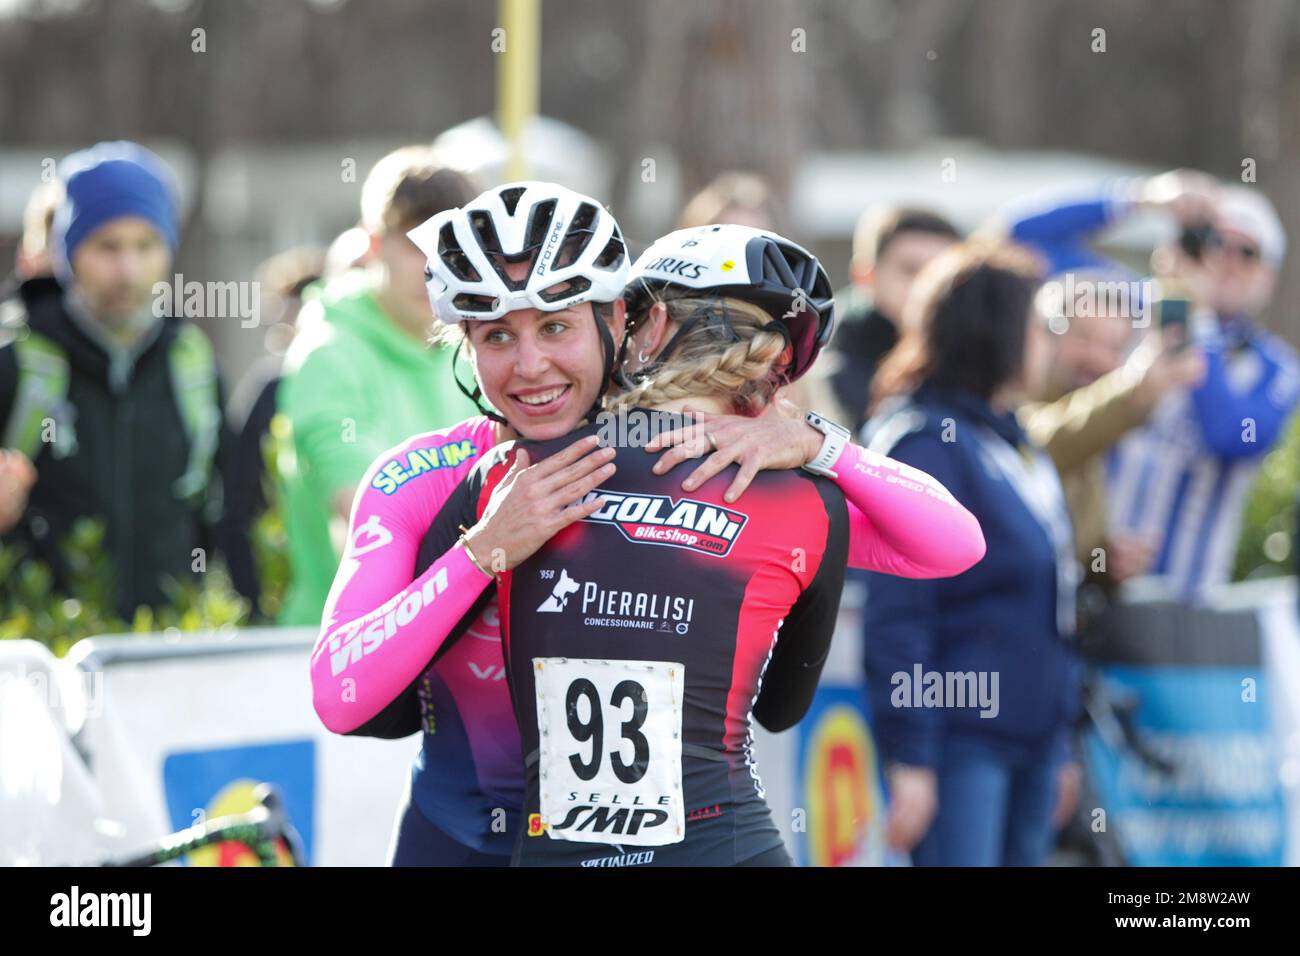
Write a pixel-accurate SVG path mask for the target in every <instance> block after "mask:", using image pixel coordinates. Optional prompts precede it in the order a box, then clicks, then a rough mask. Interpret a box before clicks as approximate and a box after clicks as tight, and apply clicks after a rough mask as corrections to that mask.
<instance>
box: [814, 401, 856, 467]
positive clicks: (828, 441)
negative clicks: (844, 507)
mask: <svg viewBox="0 0 1300 956" xmlns="http://www.w3.org/2000/svg"><path fill="white" fill-rule="evenodd" d="M804 421H805V422H807V423H808V424H809V425H811V426H812V427H813V428H815V429H817V430H818V431H819V432H821V433H822V436H823V437H822V447H821V451H819V452H817V456H816V457H815V458H814V459H813V460H812V461H810V462H808V463H807V464H805V465H804V466H803V469H804V471H810V472H812V473H813V474H814V475H825V476H826V477H827V478H834V477H836V475H835V472H833V471H831V465H833V464H835V462H836V461H838V460H839V457H840V455H841V453H843V451H844V449H845V447H846V446H847V445H848V444H849V442H850V441H851V440H852V438H853V436H852V435H850V434H849V430H848V429H847V428H845V427H844V426H843V425H837V424H835V423H834V422H833V421H831V420H830V419H829V418H823V417H822V416H821V415H818V414H817V413H816V412H809V413H808V414H807V415H805V416H804Z"/></svg>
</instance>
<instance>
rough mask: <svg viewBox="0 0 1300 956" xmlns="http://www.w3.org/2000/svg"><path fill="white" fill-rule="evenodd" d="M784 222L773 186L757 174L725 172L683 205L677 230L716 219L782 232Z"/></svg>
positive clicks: (710, 222) (713, 221)
mask: <svg viewBox="0 0 1300 956" xmlns="http://www.w3.org/2000/svg"><path fill="white" fill-rule="evenodd" d="M780 221H781V217H780V214H779V212H778V209H777V202H776V198H775V197H774V196H773V195H772V188H771V187H770V186H768V184H767V183H766V182H765V181H764V180H763V178H762V177H761V176H757V175H755V174H754V173H739V172H731V173H722V174H721V175H719V176H718V177H717V178H716V179H714V180H713V182H711V183H709V184H708V185H707V186H705V187H704V188H703V189H701V190H700V191H699V192H698V193H696V194H695V195H694V196H692V197H691V198H690V200H689V201H688V202H687V203H686V205H685V206H684V207H683V208H682V214H681V216H680V217H679V218H678V220H677V226H676V228H677V229H689V228H691V227H693V226H709V225H712V224H713V223H715V222H725V223H731V224H733V225H737V226H752V227H753V228H755V229H768V230H770V231H772V232H780V231H781V230H780V229H778V228H777V225H778V223H779V222H780Z"/></svg>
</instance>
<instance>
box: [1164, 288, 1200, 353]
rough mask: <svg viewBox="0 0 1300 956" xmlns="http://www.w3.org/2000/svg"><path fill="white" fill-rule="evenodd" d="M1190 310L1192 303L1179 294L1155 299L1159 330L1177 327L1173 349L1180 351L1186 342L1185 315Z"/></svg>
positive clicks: (1165, 330) (1185, 345)
mask: <svg viewBox="0 0 1300 956" xmlns="http://www.w3.org/2000/svg"><path fill="white" fill-rule="evenodd" d="M1191 310H1192V304H1191V302H1190V301H1188V300H1187V299H1184V298H1182V297H1181V296H1169V297H1167V298H1165V297H1162V298H1159V299H1157V300H1156V313H1157V314H1158V316H1159V322H1160V331H1161V332H1167V331H1168V330H1169V329H1171V328H1172V329H1178V332H1177V333H1175V334H1174V335H1173V336H1170V337H1172V338H1174V339H1176V340H1177V341H1176V344H1174V345H1172V346H1171V349H1172V350H1173V351H1181V350H1182V349H1185V348H1186V347H1187V344H1188V338H1187V317H1188V314H1189V313H1190V312H1191Z"/></svg>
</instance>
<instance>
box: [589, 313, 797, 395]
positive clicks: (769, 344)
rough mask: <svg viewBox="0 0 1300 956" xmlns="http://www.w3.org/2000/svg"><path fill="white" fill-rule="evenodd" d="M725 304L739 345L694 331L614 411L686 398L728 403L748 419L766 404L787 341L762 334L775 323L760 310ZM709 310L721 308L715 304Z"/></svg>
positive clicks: (704, 330) (773, 334) (706, 331)
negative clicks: (719, 399)
mask: <svg viewBox="0 0 1300 956" xmlns="http://www.w3.org/2000/svg"><path fill="white" fill-rule="evenodd" d="M678 301H682V300H678ZM724 301H725V303H726V306H727V314H728V319H729V323H730V326H731V328H732V329H733V330H734V332H735V333H736V336H737V338H738V341H734V342H730V343H722V342H719V341H717V338H716V334H715V333H714V332H713V331H711V330H710V329H708V328H705V327H703V326H696V327H694V328H692V329H691V330H689V331H688V332H687V333H686V334H685V335H683V336H682V337H681V339H679V340H678V343H677V347H676V348H674V349H673V353H672V355H670V356H669V357H668V358H667V360H666V361H665V362H664V364H663V366H662V367H661V368H660V369H659V370H658V372H657V373H656V374H655V375H654V376H653V377H652V378H649V379H647V380H646V381H644V382H642V383H641V384H639V385H637V386H636V387H635V388H632V389H630V390H629V391H627V392H624V393H623V394H622V395H619V396H618V397H617V398H615V399H614V401H613V408H614V409H615V410H621V409H625V408H629V407H631V406H633V405H640V406H643V407H644V406H649V407H653V406H655V405H661V404H664V403H665V402H671V401H676V400H679V399H685V398H724V399H727V400H728V401H729V402H730V403H731V405H732V408H733V410H734V411H736V412H737V413H741V414H745V413H749V412H751V411H755V410H757V409H759V408H761V407H762V406H763V405H765V404H767V402H768V401H770V400H771V397H772V395H773V394H774V393H775V391H776V389H777V387H778V386H779V384H780V382H779V381H778V378H777V376H776V375H775V374H774V373H773V364H774V363H775V362H776V360H777V359H778V358H780V356H781V354H782V352H784V351H785V347H786V341H785V338H784V336H782V335H781V334H779V333H777V332H765V331H763V328H764V327H765V326H767V325H768V324H769V323H770V322H771V319H770V318H769V317H768V315H767V313H765V312H763V311H762V310H761V309H758V308H756V307H754V306H751V305H748V304H747V303H743V302H736V301H735V300H724ZM677 304H678V303H677V302H674V303H673V305H677ZM683 304H684V305H689V303H683ZM710 304H711V305H716V300H712V301H710Z"/></svg>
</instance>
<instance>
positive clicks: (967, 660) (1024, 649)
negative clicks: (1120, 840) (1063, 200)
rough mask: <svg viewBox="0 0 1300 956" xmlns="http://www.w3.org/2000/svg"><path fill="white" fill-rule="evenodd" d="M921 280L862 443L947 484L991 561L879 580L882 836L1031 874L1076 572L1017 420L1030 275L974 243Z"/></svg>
mask: <svg viewBox="0 0 1300 956" xmlns="http://www.w3.org/2000/svg"><path fill="white" fill-rule="evenodd" d="M917 283H918V285H917V289H916V291H915V292H914V293H913V295H912V297H911V298H910V299H909V301H908V305H907V312H906V314H905V319H904V325H905V329H906V331H905V333H904V337H903V340H902V342H901V343H900V344H899V346H898V349H897V350H896V352H895V353H894V355H892V356H891V357H890V358H889V359H888V360H887V361H886V363H885V365H884V366H882V368H881V370H880V372H879V373H878V377H877V382H876V396H877V405H876V407H877V415H876V416H875V417H873V419H872V420H871V421H870V422H869V423H868V425H867V437H868V438H869V441H870V445H871V447H872V448H873V449H874V450H876V451H879V452H882V453H885V454H888V455H890V456H892V457H894V458H896V459H897V460H899V461H903V462H906V463H907V464H909V465H913V466H915V467H917V468H921V469H923V470H925V471H927V472H928V473H930V474H932V475H934V476H935V477H936V478H938V479H939V480H940V481H941V482H943V484H944V485H945V487H947V488H948V489H949V490H950V491H951V492H952V494H953V495H954V496H955V497H956V498H957V500H958V501H960V502H961V503H962V504H963V505H965V506H966V507H967V508H968V509H970V510H971V511H972V512H973V513H974V514H975V515H976V517H977V518H979V522H980V526H981V527H982V528H983V529H984V535H985V540H986V542H987V547H988V550H987V553H986V554H985V557H984V559H983V560H982V561H981V562H979V563H978V564H977V565H975V566H974V567H973V568H971V569H970V570H968V571H966V572H965V573H963V574H960V575H957V576H956V577H952V578H945V579H940V580H930V581H922V580H903V579H901V578H889V577H886V576H884V575H879V574H872V575H868V577H867V582H866V588H867V598H866V606H865V609H864V621H863V629H864V642H863V643H864V653H865V670H866V679H867V696H868V701H869V704H870V708H871V718H872V726H873V730H874V732H875V735H876V740H877V744H878V746H879V748H880V751H881V755H882V759H883V761H884V763H885V766H886V768H887V777H888V781H889V788H890V803H891V808H890V819H889V825H888V836H889V840H890V843H891V845H892V846H893V847H894V848H896V849H900V850H911V851H912V859H913V862H914V863H915V864H917V865H937V866H954V865H957V866H961V865H969V866H975V865H984V866H997V865H1009V866H1016V865H1019V866H1026V865H1037V864H1039V863H1041V862H1042V860H1043V859H1044V857H1045V856H1046V854H1047V851H1048V848H1049V846H1050V840H1051V815H1052V810H1053V806H1054V804H1055V801H1056V798H1057V784H1056V774H1057V770H1058V768H1059V766H1060V765H1061V764H1062V762H1063V760H1064V757H1065V747H1064V746H1063V745H1064V744H1065V742H1066V741H1067V740H1068V732H1069V727H1070V725H1071V723H1072V721H1073V719H1074V716H1075V711H1076V709H1077V701H1078V696H1079V695H1078V691H1077V685H1078V680H1079V670H1078V664H1077V659H1076V657H1075V653H1074V650H1073V647H1072V643H1071V639H1072V635H1073V632H1074V628H1075V610H1074V595H1075V589H1076V587H1077V584H1078V580H1079V568H1078V565H1077V561H1076V558H1075V556H1074V549H1073V535H1072V531H1071V527H1070V518H1069V514H1068V511H1067V510H1066V505H1065V499H1064V495H1063V493H1062V491H1061V486H1060V481H1059V479H1058V477H1057V473H1056V469H1055V467H1054V466H1053V465H1052V463H1051V460H1050V459H1049V458H1048V457H1047V455H1046V454H1045V453H1044V452H1043V451H1042V450H1041V449H1038V448H1036V447H1034V446H1033V445H1031V443H1030V441H1029V439H1028V438H1027V437H1026V435H1025V433H1024V432H1023V431H1022V430H1021V428H1020V426H1019V424H1017V422H1016V418H1015V407H1016V405H1017V404H1018V403H1019V400H1020V398H1021V396H1022V395H1023V393H1024V392H1025V390H1026V386H1027V385H1028V383H1029V381H1030V380H1031V378H1032V376H1034V375H1036V374H1039V373H1038V371H1037V370H1038V369H1039V368H1040V367H1041V365H1042V361H1043V359H1042V350H1043V348H1044V346H1045V337H1046V335H1047V332H1046V329H1045V328H1044V327H1043V325H1042V320H1041V319H1040V318H1039V317H1037V316H1036V314H1035V313H1034V311H1033V297H1034V292H1035V288H1036V275H1035V271H1034V269H1033V267H1032V265H1031V263H1030V262H1029V261H1028V256H1027V255H1025V254H1024V253H1022V252H1020V251H1018V250H1014V249H1012V248H1009V247H1001V248H998V247H993V248H981V247H977V246H972V245H970V244H966V245H963V246H958V247H954V248H953V249H951V250H949V251H947V252H945V253H943V254H941V255H940V256H939V257H938V258H937V259H936V260H935V261H933V262H932V263H931V264H930V265H929V266H927V267H926V269H925V270H924V271H923V272H922V273H921V275H920V276H919V277H918V279H917Z"/></svg>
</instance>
